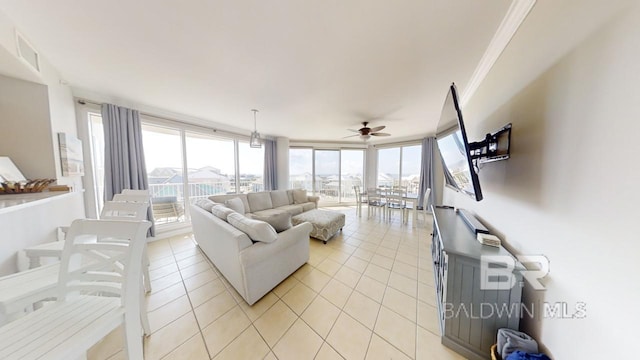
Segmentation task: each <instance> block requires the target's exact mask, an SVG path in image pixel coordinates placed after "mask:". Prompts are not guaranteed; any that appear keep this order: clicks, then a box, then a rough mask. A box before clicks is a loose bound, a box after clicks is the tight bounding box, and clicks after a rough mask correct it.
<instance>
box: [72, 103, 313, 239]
mask: <svg viewBox="0 0 640 360" xmlns="http://www.w3.org/2000/svg"><path fill="white" fill-rule="evenodd" d="M141 120H142V142H143V147H144V154H145V162H146V166H147V177H148V179H149V190H150V193H151V196H152V199H151V201H152V206H153V208H154V219H155V222H156V225H158V226H157V230H158V232H159V233H161V232H163V231H165V230H170V229H174V228H175V227H176V225H179V226H184V224H186V223H188V222H189V220H190V219H189V204H192V203H194V202H195V201H196V200H197V199H199V198H205V197H208V196H211V195H216V194H233V193H247V192H256V191H262V190H263V189H264V186H263V180H262V179H263V172H264V147H261V148H251V147H250V146H249V143H248V142H247V141H246V140H247V139H246V138H245V137H242V136H239V135H232V134H228V135H219V134H217V135H216V136H213V135H212V134H211V132H209V131H207V130H206V129H202V128H199V127H195V126H191V125H188V124H183V123H180V122H177V121H164V120H157V119H155V118H154V117H151V116H141ZM86 124H87V126H86V130H83V131H85V133H84V134H83V135H82V136H83V137H86V138H88V139H90V149H91V162H92V166H91V167H92V169H91V172H90V173H89V174H88V175H89V176H86V177H90V178H91V181H90V182H87V184H89V185H88V187H89V188H91V193H92V194H95V198H94V196H92V197H91V199H90V200H88V202H89V204H88V205H89V206H90V207H91V208H94V207H95V209H96V210H97V211H96V212H95V213H99V212H100V210H101V208H102V204H103V197H104V131H103V126H102V117H101V115H100V113H99V110H98V109H97V108H95V107H89V106H88V107H87V108H86ZM309 190H312V188H311V187H309Z"/></svg>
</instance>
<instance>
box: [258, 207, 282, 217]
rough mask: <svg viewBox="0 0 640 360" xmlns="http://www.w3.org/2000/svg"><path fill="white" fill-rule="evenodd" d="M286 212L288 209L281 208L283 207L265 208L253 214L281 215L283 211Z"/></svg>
mask: <svg viewBox="0 0 640 360" xmlns="http://www.w3.org/2000/svg"><path fill="white" fill-rule="evenodd" d="M285 212H286V211H284V210H281V209H264V210H260V211H256V212H254V213H253V214H252V215H256V216H273V215H279V214H282V213H285Z"/></svg>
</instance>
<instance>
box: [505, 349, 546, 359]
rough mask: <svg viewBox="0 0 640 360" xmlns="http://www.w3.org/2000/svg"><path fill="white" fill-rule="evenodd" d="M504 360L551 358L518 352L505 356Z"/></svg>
mask: <svg viewBox="0 0 640 360" xmlns="http://www.w3.org/2000/svg"><path fill="white" fill-rule="evenodd" d="M505 360H551V358H549V357H548V356H547V355H545V354H528V353H526V352H523V351H520V350H518V351H515V352H513V353H511V355H509V356H507V358H506V359H505Z"/></svg>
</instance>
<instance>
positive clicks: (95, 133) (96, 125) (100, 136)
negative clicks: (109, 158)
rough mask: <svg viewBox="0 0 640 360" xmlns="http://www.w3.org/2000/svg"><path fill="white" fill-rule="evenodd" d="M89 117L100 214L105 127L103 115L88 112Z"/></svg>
mask: <svg viewBox="0 0 640 360" xmlns="http://www.w3.org/2000/svg"><path fill="white" fill-rule="evenodd" d="M87 116H88V119H89V124H88V125H89V126H88V130H89V139H90V142H91V144H90V149H91V158H92V165H93V166H92V169H91V175H92V177H93V185H94V188H95V191H93V194H94V196H95V199H94V202H95V207H94V209H95V214H100V212H101V211H102V206H103V205H104V127H103V126H102V115H100V114H98V113H94V112H89V113H88V114H87Z"/></svg>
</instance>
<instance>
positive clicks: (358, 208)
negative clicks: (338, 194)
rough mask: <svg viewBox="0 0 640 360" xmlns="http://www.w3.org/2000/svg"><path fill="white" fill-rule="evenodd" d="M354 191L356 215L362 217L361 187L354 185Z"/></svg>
mask: <svg viewBox="0 0 640 360" xmlns="http://www.w3.org/2000/svg"><path fill="white" fill-rule="evenodd" d="M353 191H354V192H355V194H356V215H358V216H362V193H361V192H360V186H358V185H354V186H353Z"/></svg>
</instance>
